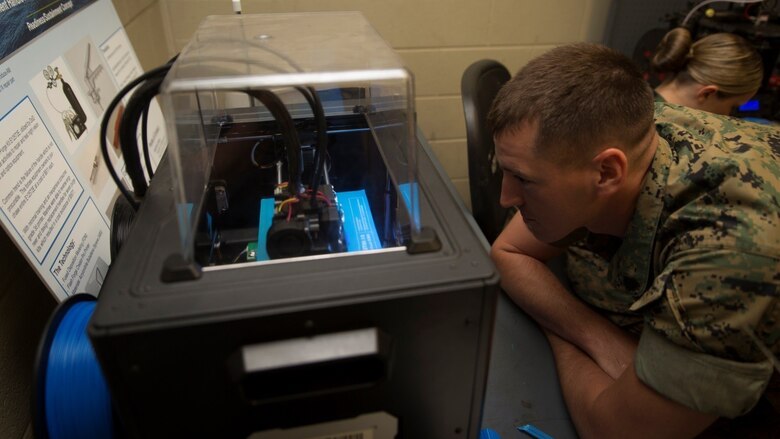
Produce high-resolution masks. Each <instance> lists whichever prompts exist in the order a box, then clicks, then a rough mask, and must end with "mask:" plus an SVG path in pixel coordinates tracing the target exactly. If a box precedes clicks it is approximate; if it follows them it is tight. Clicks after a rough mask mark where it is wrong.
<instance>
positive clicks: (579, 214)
mask: <svg viewBox="0 0 780 439" xmlns="http://www.w3.org/2000/svg"><path fill="white" fill-rule="evenodd" d="M536 131H537V129H536V125H535V124H532V123H523V124H521V125H520V127H519V128H517V129H515V130H512V131H509V132H507V133H504V134H502V135H500V136H498V137H497V138H496V139H495V144H496V158H497V159H498V163H499V165H500V166H501V168H502V170H503V172H504V177H503V181H502V184H501V205H502V206H504V207H507V208H508V207H512V206H515V207H517V208H518V209H519V211H520V214H521V215H522V217H523V221H525V224H526V226H527V227H528V229H529V230H530V231H531V233H533V234H534V236H535V237H536V238H537V239H538V240H540V241H542V242H547V243H552V242H555V241H558V240H561V239H563V238H564V237H566V236H567V235H568V234H569V233H571V232H573V231H574V230H576V229H578V228H580V227H583V226H586V225H587V223H588V222H589V220H590V219H592V216H593V215H594V213H595V203H594V201H595V193H594V191H593V183H595V182H597V181H598V173H595V172H593V171H592V170H591V169H589V168H588V166H587V165H583V166H576V167H575V166H565V167H564V166H562V165H559V164H556V163H553V162H552V161H551V160H548V159H545V158H541V157H539V154H538V153H536V152H535V151H534V147H533V145H534V139H535V137H536ZM594 179H595V180H594Z"/></svg>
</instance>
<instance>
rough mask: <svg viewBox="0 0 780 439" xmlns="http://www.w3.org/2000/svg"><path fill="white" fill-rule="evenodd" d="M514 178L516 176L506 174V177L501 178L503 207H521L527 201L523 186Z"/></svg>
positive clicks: (501, 201)
mask: <svg viewBox="0 0 780 439" xmlns="http://www.w3.org/2000/svg"><path fill="white" fill-rule="evenodd" d="M512 180H514V178H513V177H511V176H508V175H504V178H503V179H502V180H501V200H500V203H501V207H504V208H507V209H508V208H510V207H514V206H517V207H520V206H522V205H523V204H524V203H525V200H524V199H523V190H522V188H521V187H520V185H519V184H518V183H517V182H515V181H512Z"/></svg>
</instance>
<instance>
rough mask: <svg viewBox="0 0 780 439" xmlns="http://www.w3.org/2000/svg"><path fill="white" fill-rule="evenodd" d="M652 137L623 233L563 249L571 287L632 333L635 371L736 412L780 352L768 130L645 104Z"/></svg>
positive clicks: (702, 405) (777, 229)
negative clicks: (654, 144)
mask: <svg viewBox="0 0 780 439" xmlns="http://www.w3.org/2000/svg"><path fill="white" fill-rule="evenodd" d="M655 116H656V130H657V131H658V134H659V137H660V141H659V145H658V150H657V151H656V153H655V158H654V159H653V163H652V165H651V167H650V169H649V171H648V173H647V176H646V177H645V180H644V183H643V184H644V187H643V189H642V191H641V193H640V195H639V198H638V200H637V206H636V210H635V212H634V215H633V217H632V219H631V222H630V224H629V227H628V230H627V233H626V235H625V236H624V237H623V239H622V240H621V239H617V238H614V237H607V236H597V235H591V236H588V237H587V238H585V239H584V240H582V241H580V242H579V243H577V244H575V245H573V246H571V247H570V248H569V251H568V254H567V275H568V277H569V280H570V282H571V284H572V289H573V290H574V292H575V293H576V294H577V295H578V296H579V297H580V298H582V299H583V300H584V301H586V302H588V303H590V304H591V305H593V306H595V307H597V308H599V309H601V310H603V311H604V313H605V314H606V315H607V316H608V317H610V318H611V319H612V320H613V321H615V322H616V323H617V324H619V325H621V326H624V327H626V328H627V329H629V330H631V331H633V332H635V333H637V334H638V333H640V332H641V336H640V340H639V346H638V348H637V353H636V357H635V368H636V372H637V375H638V376H639V378H640V379H641V380H642V381H643V382H644V383H645V384H647V385H648V386H650V387H651V388H653V389H655V390H656V391H658V392H659V393H661V394H662V395H665V396H666V397H668V398H670V399H672V400H674V401H677V402H679V403H681V404H683V405H686V406H688V407H691V408H693V409H695V410H698V411H701V412H706V413H713V414H717V415H721V416H726V417H735V416H739V415H742V414H744V413H746V412H748V411H749V410H750V409H751V408H752V407H753V406H754V405H755V404H756V403H757V401H758V400H759V398H760V397H761V395H762V394H763V393H764V391H765V389H766V387H767V384H768V383H769V381H770V377H771V376H772V374H773V367H772V363H771V362H770V360H769V359H768V357H767V356H766V355H765V354H763V353H762V351H761V350H760V349H759V347H758V346H757V345H756V343H755V342H754V341H753V339H752V338H751V337H750V336H749V335H748V334H747V333H746V332H745V328H752V331H753V332H754V333H755V335H756V336H757V337H758V339H759V340H760V341H761V342H762V343H763V344H764V345H766V346H767V347H768V348H769V350H771V351H772V352H773V353H774V355H775V356H780V304H778V302H779V301H778V296H780V129H778V128H777V127H768V126H763V125H757V124H753V123H750V122H745V121H741V120H739V119H733V118H728V117H721V116H717V115H714V114H711V113H705V112H700V111H696V110H692V109H689V108H685V107H680V106H676V105H671V104H666V103H663V102H657V103H656V104H655Z"/></svg>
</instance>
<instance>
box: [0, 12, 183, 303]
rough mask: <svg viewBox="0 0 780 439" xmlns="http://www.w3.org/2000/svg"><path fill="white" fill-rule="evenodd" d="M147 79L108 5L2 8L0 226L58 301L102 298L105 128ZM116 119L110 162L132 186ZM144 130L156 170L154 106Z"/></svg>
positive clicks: (161, 147)
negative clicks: (119, 96)
mask: <svg viewBox="0 0 780 439" xmlns="http://www.w3.org/2000/svg"><path fill="white" fill-rule="evenodd" d="M141 73H143V69H142V68H141V65H140V63H139V62H138V58H137V57H136V55H135V52H134V51H133V48H132V46H131V44H130V41H129V40H128V38H127V34H126V33H125V31H124V29H123V28H122V25H121V22H120V21H119V17H118V16H117V15H116V11H115V10H114V6H113V4H112V3H111V1H110V0H67V1H51V0H0V224H2V227H3V229H4V230H5V232H6V233H7V234H8V235H9V236H10V237H11V238H12V239H13V240H14V242H15V243H16V245H17V247H18V248H19V250H20V251H21V252H22V253H23V254H24V256H25V258H26V259H27V261H28V262H29V263H30V265H31V266H32V267H33V268H34V269H35V270H36V271H37V272H38V275H39V276H40V278H41V279H42V280H43V282H44V283H45V284H46V285H47V286H48V288H49V290H51V292H52V294H53V295H54V296H55V297H56V298H57V299H58V300H64V299H65V298H66V297H68V296H71V295H73V294H77V293H89V294H93V295H98V293H99V291H100V287H101V286H102V284H103V278H104V277H105V274H106V272H107V271H108V267H109V265H110V264H111V256H110V245H109V242H110V218H111V210H112V209H113V205H114V202H115V200H116V198H117V197H118V196H119V191H118V189H117V187H116V185H115V184H114V181H113V180H112V179H111V177H110V174H109V171H108V166H107V165H106V163H105V161H104V160H103V156H102V154H101V151H100V122H101V120H102V119H103V117H104V115H105V111H106V107H107V106H108V104H109V103H110V102H111V100H112V99H113V98H114V96H115V95H116V93H117V92H118V91H119V90H120V89H121V88H122V87H123V86H124V85H125V84H127V83H129V82H130V81H131V80H133V79H134V78H136V77H137V76H139V75H140V74H141ZM120 107H122V105H121V104H120ZM116 118H117V115H116V114H113V115H111V119H110V120H109V133H108V136H107V139H108V145H109V156H110V159H111V162H112V163H113V164H114V167H115V168H116V169H117V171H118V172H119V174H120V175H121V176H122V177H123V178H124V179H125V184H128V183H129V178H128V176H127V174H126V172H125V171H124V163H123V161H122V153H121V151H120V149H119V144H118V141H117V138H116V133H115V127H116ZM148 132H149V137H150V139H149V147H150V152H151V156H152V157H151V159H152V163H153V165H154V166H155V167H156V166H157V164H158V163H159V161H160V160H161V158H162V155H163V153H164V152H165V147H166V145H167V143H168V141H167V139H166V137H165V128H164V123H163V119H162V112H161V111H160V108H159V106H158V105H157V104H156V102H153V104H152V107H151V109H150V114H149V130H148Z"/></svg>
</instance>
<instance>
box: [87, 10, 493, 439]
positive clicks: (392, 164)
mask: <svg viewBox="0 0 780 439" xmlns="http://www.w3.org/2000/svg"><path fill="white" fill-rule="evenodd" d="M162 103H163V109H164V114H165V117H166V123H167V130H168V137H169V140H170V145H169V149H168V153H167V156H166V157H165V159H164V162H168V163H169V165H170V169H171V170H172V172H171V173H167V172H158V173H157V174H156V175H155V177H154V179H153V180H152V183H151V185H150V186H149V189H148V191H147V193H146V195H145V199H144V202H143V204H142V206H141V208H140V210H139V212H138V215H137V217H136V219H135V223H134V225H133V228H132V231H131V232H130V235H129V238H128V239H127V242H126V243H125V244H124V246H123V248H122V250H121V252H120V253H119V255H118V257H117V258H116V260H114V261H113V264H112V267H111V270H110V272H109V274H108V276H107V277H106V279H105V282H104V285H103V289H102V292H101V296H100V300H99V302H98V305H97V309H96V311H95V314H94V315H93V317H92V320H91V322H90V327H89V334H90V338H91V340H92V343H93V346H94V347H95V351H96V354H97V356H98V358H99V360H100V363H101V367H102V370H103V371H104V372H105V375H106V379H107V381H108V384H109V387H110V390H111V393H112V397H113V401H114V404H115V408H116V412H117V414H118V418H119V419H120V421H121V425H122V429H123V430H125V431H126V432H127V434H128V435H129V436H131V437H180V436H187V437H257V438H266V437H315V436H316V437H320V436H323V437H324V436H328V437H341V436H337V435H339V434H340V435H348V434H354V435H357V434H365V436H354V437H382V435H385V436H386V437H395V436H396V435H397V437H405V438H406V437H408V438H422V437H435V438H445V437H453V438H456V437H457V438H460V437H477V435H478V431H479V423H480V416H481V404H482V396H483V393H484V386H485V381H486V372H487V361H488V352H489V345H490V336H491V332H492V323H493V314H494V308H495V301H496V298H497V292H498V278H497V274H496V271H495V269H494V267H493V266H492V264H491V263H490V260H489V258H488V255H487V246H486V243H485V241H484V239H483V238H482V237H481V236H480V234H479V232H478V231H477V229H476V226H475V223H474V222H473V220H472V219H470V218H469V217H468V215H467V214H466V212H465V209H464V207H463V205H462V204H461V203H460V202H459V201H458V200H457V196H456V195H455V192H454V190H453V188H452V186H451V184H450V183H449V181H448V179H447V178H446V176H445V174H444V173H443V171H442V170H441V168H440V167H439V166H438V165H437V163H436V161H435V160H434V158H433V157H432V155H431V153H430V150H429V149H428V148H427V146H426V145H425V142H424V140H423V139H421V138H420V136H418V135H417V132H416V129H415V114H414V87H413V81H412V76H411V74H410V73H409V72H408V71H407V70H406V69H404V68H403V67H402V63H401V61H400V59H399V58H398V56H397V55H396V54H395V53H394V52H393V51H392V50H391V49H390V48H389V46H388V45H387V44H386V43H385V42H384V41H383V40H382V39H381V38H380V37H379V36H378V35H377V34H376V32H375V31H374V30H373V29H372V28H371V26H370V25H369V24H368V23H367V22H366V21H365V19H364V18H363V17H362V16H361V15H360V14H359V13H316V14H268V15H236V16H214V17H209V18H207V19H206V20H205V21H204V22H203V23H202V24H201V26H200V28H199V29H198V30H197V32H196V33H195V35H194V37H193V39H192V40H191V41H190V43H189V44H188V45H187V46H186V48H185V49H184V51H183V52H182V53H181V54H180V56H179V57H178V59H177V60H176V62H175V64H173V67H172V68H171V70H170V72H169V73H168V75H167V76H166V79H165V81H164V83H163V84H162ZM125 156H127V154H125ZM163 166H165V164H164V163H163ZM315 432H316V433H315ZM285 435H286V436H285ZM370 435H372V436H370ZM344 437H347V436H344ZM349 437H352V436H349Z"/></svg>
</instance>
